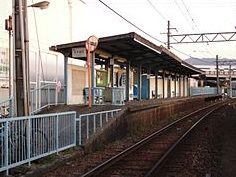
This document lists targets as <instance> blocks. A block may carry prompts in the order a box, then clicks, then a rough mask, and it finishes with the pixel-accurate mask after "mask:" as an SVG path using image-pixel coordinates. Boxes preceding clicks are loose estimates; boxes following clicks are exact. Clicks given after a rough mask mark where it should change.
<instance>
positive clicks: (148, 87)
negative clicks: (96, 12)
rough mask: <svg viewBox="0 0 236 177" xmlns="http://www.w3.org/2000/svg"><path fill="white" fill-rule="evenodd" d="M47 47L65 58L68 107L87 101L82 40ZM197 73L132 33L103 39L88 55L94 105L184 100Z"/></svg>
mask: <svg viewBox="0 0 236 177" xmlns="http://www.w3.org/2000/svg"><path fill="white" fill-rule="evenodd" d="M50 49H51V50H53V51H56V52H60V53H62V54H63V55H64V85H65V91H66V96H65V101H66V103H67V104H78V103H85V102H86V98H87V96H86V95H87V87H88V79H87V69H86V66H85V61H86V49H85V41H79V42H73V43H67V44H59V45H55V46H51V47H50ZM71 58H73V59H76V60H80V61H84V64H82V65H80V66H76V65H72V64H71V63H68V61H69V60H71ZM72 63H73V62H72ZM201 73H202V71H201V70H199V69H197V68H195V67H193V66H192V65H189V64H187V63H186V62H184V61H183V60H181V59H180V58H179V57H177V56H176V55H175V54H173V53H172V52H171V51H169V50H168V49H166V48H165V47H163V46H157V45H155V44H154V43H152V42H150V41H148V40H147V39H145V38H143V37H142V36H140V35H138V34H136V33H134V32H131V33H127V34H121V35H115V36H108V37H102V38H99V42H98V46H97V49H96V50H95V51H94V52H93V53H91V81H92V83H91V85H92V90H93V94H92V100H93V104H100V103H101V104H103V103H104V102H111V103H113V104H124V101H129V100H133V99H137V100H141V99H159V98H171V97H186V96H189V90H190V88H189V87H190V84H189V78H190V77H191V76H192V75H196V74H201Z"/></svg>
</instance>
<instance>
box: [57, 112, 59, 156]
mask: <svg viewBox="0 0 236 177" xmlns="http://www.w3.org/2000/svg"><path fill="white" fill-rule="evenodd" d="M58 123H59V120H58V115H57V117H56V149H57V154H58V148H59V144H58V143H59V141H58V139H59V137H58Z"/></svg>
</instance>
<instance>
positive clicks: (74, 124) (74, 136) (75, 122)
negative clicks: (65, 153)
mask: <svg viewBox="0 0 236 177" xmlns="http://www.w3.org/2000/svg"><path fill="white" fill-rule="evenodd" d="M73 115H74V116H73V118H74V145H76V113H74V114H73Z"/></svg>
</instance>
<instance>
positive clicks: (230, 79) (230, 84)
mask: <svg viewBox="0 0 236 177" xmlns="http://www.w3.org/2000/svg"><path fill="white" fill-rule="evenodd" d="M229 97H230V98H232V77H231V63H230V64H229Z"/></svg>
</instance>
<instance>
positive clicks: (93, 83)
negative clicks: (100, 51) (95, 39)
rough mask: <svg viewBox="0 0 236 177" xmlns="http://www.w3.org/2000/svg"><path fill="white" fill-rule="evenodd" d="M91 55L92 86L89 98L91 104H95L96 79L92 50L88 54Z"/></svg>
mask: <svg viewBox="0 0 236 177" xmlns="http://www.w3.org/2000/svg"><path fill="white" fill-rule="evenodd" d="M90 56H91V60H90V61H91V69H90V71H91V88H92V95H91V99H92V104H95V87H96V84H95V81H96V78H95V68H94V66H95V52H92V54H91V55H90Z"/></svg>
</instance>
